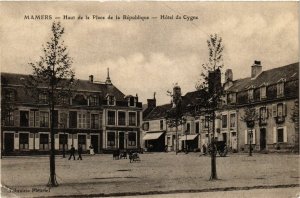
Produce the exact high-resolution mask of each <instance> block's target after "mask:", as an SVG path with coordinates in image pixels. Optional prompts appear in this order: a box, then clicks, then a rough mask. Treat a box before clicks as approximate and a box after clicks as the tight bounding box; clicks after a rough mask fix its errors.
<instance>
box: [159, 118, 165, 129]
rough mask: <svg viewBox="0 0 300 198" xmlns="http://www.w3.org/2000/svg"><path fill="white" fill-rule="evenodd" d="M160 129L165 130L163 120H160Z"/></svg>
mask: <svg viewBox="0 0 300 198" xmlns="http://www.w3.org/2000/svg"><path fill="white" fill-rule="evenodd" d="M159 128H160V130H163V129H164V121H163V120H160V122H159Z"/></svg>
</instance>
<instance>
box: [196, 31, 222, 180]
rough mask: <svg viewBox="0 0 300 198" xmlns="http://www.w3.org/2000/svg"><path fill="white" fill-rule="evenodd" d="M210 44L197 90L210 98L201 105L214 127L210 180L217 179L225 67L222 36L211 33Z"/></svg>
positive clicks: (212, 128)
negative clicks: (219, 110)
mask: <svg viewBox="0 0 300 198" xmlns="http://www.w3.org/2000/svg"><path fill="white" fill-rule="evenodd" d="M207 46H208V52H209V54H208V62H207V63H206V64H203V65H202V69H203V70H202V73H201V77H200V80H199V82H198V83H197V84H196V89H197V90H203V91H206V93H207V97H208V99H207V100H205V101H203V100H202V102H201V103H202V104H200V106H202V107H203V108H204V112H205V114H206V115H207V116H208V118H209V121H210V122H212V127H211V128H209V133H210V134H212V138H211V137H210V134H209V136H208V137H209V142H210V145H209V149H210V150H211V152H210V156H211V176H210V180H216V179H218V177H217V165H216V164H217V163H216V153H217V152H216V145H215V119H216V110H217V108H218V104H219V103H220V101H221V97H222V94H223V89H222V85H221V69H222V67H223V50H224V46H223V43H222V37H220V36H218V35H217V34H214V35H210V37H209V39H208V40H207Z"/></svg>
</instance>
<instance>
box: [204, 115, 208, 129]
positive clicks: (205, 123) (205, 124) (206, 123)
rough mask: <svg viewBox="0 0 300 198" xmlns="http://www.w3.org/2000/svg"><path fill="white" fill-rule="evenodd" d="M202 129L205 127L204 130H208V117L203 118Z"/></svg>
mask: <svg viewBox="0 0 300 198" xmlns="http://www.w3.org/2000/svg"><path fill="white" fill-rule="evenodd" d="M204 127H205V128H208V127H209V116H205V120H204Z"/></svg>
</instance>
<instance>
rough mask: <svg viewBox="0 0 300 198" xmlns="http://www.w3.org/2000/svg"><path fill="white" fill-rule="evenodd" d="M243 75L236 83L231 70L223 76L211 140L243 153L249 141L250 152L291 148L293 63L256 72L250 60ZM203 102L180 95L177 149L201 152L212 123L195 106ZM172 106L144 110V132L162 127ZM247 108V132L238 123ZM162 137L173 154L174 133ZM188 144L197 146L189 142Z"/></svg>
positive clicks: (295, 133) (294, 141)
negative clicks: (251, 112) (250, 119)
mask: <svg viewBox="0 0 300 198" xmlns="http://www.w3.org/2000/svg"><path fill="white" fill-rule="evenodd" d="M249 70H250V71H251V77H248V78H244V79H238V80H233V73H232V71H231V70H227V71H226V72H225V82H224V84H223V88H224V95H223V96H222V104H220V105H219V107H218V108H217V109H216V119H215V131H214V136H215V138H216V140H218V141H225V142H226V144H227V147H228V148H229V149H231V150H232V151H234V152H237V151H245V152H246V151H248V150H249V144H250V138H251V143H252V145H253V146H252V148H253V149H254V150H255V151H265V152H268V151H289V150H291V149H293V148H296V149H297V148H298V147H299V127H298V124H299V106H298V102H299V91H298V90H299V63H294V64H290V65H286V66H282V67H278V68H274V69H271V70H266V71H262V65H261V62H260V61H255V62H254V64H253V65H252V66H251V69H249ZM205 97H206V96H205V93H202V92H201V90H199V91H194V92H188V93H187V94H186V95H184V96H182V101H183V105H182V108H183V109H184V111H185V119H186V123H185V124H184V125H182V126H179V128H178V138H177V139H178V144H179V146H178V148H179V150H183V149H184V148H186V147H187V148H193V149H196V150H197V149H201V148H202V147H203V145H207V144H208V143H209V141H210V139H211V138H212V135H213V134H212V121H211V120H209V117H208V115H207V114H206V113H205V108H203V105H201V98H202V99H205ZM172 106H173V105H162V106H157V107H155V108H150V109H148V110H147V109H146V113H145V112H144V123H145V122H146V123H149V126H148V128H147V130H144V133H148V132H151V131H153V130H154V129H153V128H152V127H151V124H150V123H152V122H155V123H157V124H158V123H159V122H166V114H167V112H168V111H169V110H170V109H171V108H172ZM249 106H251V107H253V108H254V109H255V115H256V119H255V122H254V127H253V128H247V125H246V122H245V121H243V117H244V114H245V109H247V108H249ZM155 130H156V129H155ZM250 132H252V136H250ZM165 134H166V135H165V145H167V147H168V150H169V151H173V150H174V148H175V145H176V142H177V141H176V135H175V134H174V129H170V128H168V127H166V128H165ZM187 135H189V137H188V136H187ZM184 136H186V137H184ZM184 139H185V140H184ZM190 139H193V141H194V140H197V141H194V142H193V143H190V142H191V141H189V140H190ZM185 143H186V144H187V146H185ZM189 144H190V145H189ZM196 146H197V147H196Z"/></svg>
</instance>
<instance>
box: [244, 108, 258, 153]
mask: <svg viewBox="0 0 300 198" xmlns="http://www.w3.org/2000/svg"><path fill="white" fill-rule="evenodd" d="M257 120H258V115H257V113H256V110H255V107H254V106H253V105H252V104H251V103H250V104H249V105H248V106H246V107H245V109H244V115H243V116H241V121H243V122H245V123H246V125H247V128H248V129H250V130H249V156H252V138H253V128H254V126H255V121H257ZM247 135H248V134H247Z"/></svg>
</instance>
